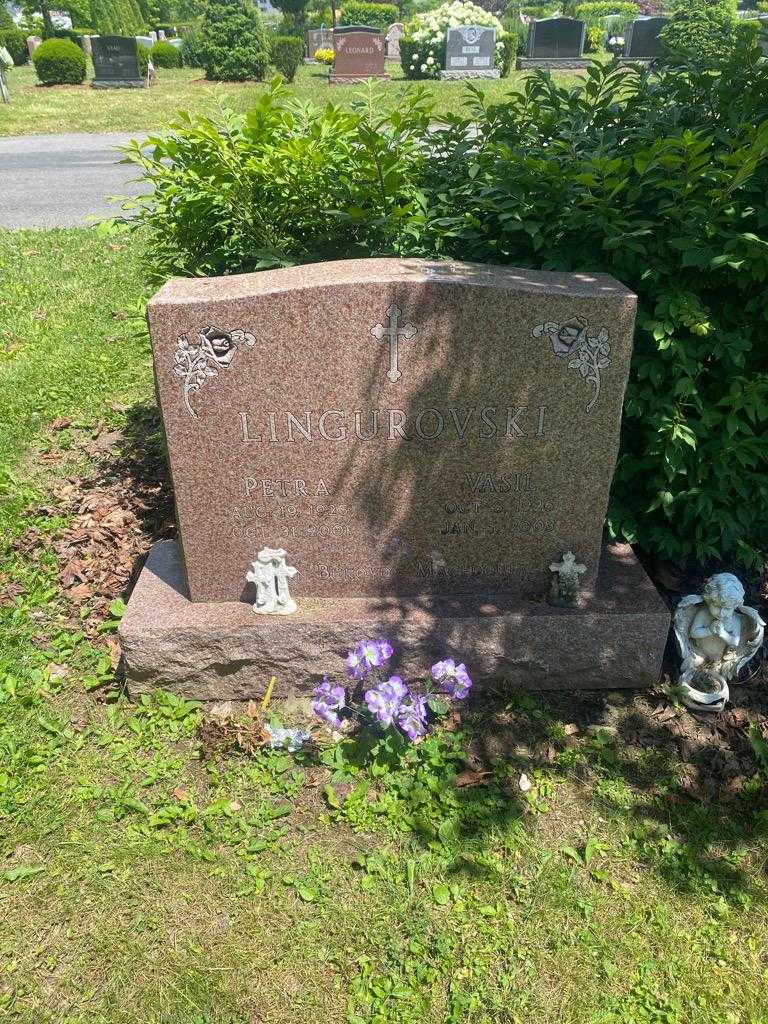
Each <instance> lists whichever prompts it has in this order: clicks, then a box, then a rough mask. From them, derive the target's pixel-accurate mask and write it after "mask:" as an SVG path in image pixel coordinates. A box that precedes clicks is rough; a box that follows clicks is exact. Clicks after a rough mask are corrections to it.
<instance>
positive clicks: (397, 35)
mask: <svg viewBox="0 0 768 1024" xmlns="http://www.w3.org/2000/svg"><path fill="white" fill-rule="evenodd" d="M404 35H405V25H404V24H403V23H402V21H396V22H395V23H394V25H390V26H389V28H388V29H387V34H386V36H385V37H384V38H385V40H386V47H387V60H400V40H401V39H402V38H403V36H404Z"/></svg>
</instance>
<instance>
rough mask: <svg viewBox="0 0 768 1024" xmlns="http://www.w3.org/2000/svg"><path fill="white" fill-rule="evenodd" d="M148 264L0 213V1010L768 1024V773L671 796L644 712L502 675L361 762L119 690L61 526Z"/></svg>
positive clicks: (109, 399) (125, 345) (540, 1023)
mask: <svg viewBox="0 0 768 1024" xmlns="http://www.w3.org/2000/svg"><path fill="white" fill-rule="evenodd" d="M46 95H48V94H46ZM50 95H53V94H50ZM88 96H89V97H92V99H93V100H94V101H97V100H98V99H99V97H97V96H94V95H93V94H88ZM126 100H127V98H126ZM140 256H141V238H140V237H138V236H134V237H130V238H129V237H126V236H121V235H112V236H110V237H102V236H101V235H99V234H98V233H97V232H96V231H95V230H85V229H83V230H79V229H78V230H67V231H45V232H43V231H41V232H0V394H2V396H3V397H2V403H0V1019H2V1020H8V1021H14V1022H25V1024H48V1022H51V1024H53V1022H55V1024H326V1022H329V1021H334V1022H342V1024H531V1022H534V1021H535V1022H537V1024H765V1021H766V1020H768V968H767V966H766V958H765V949H766V935H767V934H768V902H767V900H768V884H767V883H766V847H765V840H766V835H768V812H767V811H766V801H765V794H764V787H763V786H762V783H761V780H760V779H759V778H755V779H754V780H752V781H750V782H749V783H748V784H747V786H746V787H745V788H744V789H743V791H742V792H741V793H740V794H739V795H737V796H734V797H732V798H730V799H727V800H726V799H725V798H723V797H717V798H715V799H713V800H711V801H709V802H707V801H702V800H699V799H691V798H690V797H689V796H686V795H685V794H684V793H683V792H682V789H681V781H682V780H681V764H680V755H679V753H678V752H677V750H676V749H672V750H671V751H670V749H669V744H665V743H663V742H662V740H661V736H662V734H663V726H662V725H661V724H660V721H662V720H659V721H657V722H656V724H655V726H654V729H655V732H654V737H655V738H654V739H653V740H652V741H648V740H645V741H637V740H636V741H634V742H630V737H629V733H628V734H627V737H626V738H625V737H624V736H623V734H621V733H619V734H610V733H602V732H600V731H599V730H598V731H597V732H594V731H591V732H590V731H589V730H587V729H585V728H581V729H580V730H579V732H578V733H577V734H575V735H574V734H573V732H574V730H573V728H571V727H569V723H570V722H571V719H570V718H569V717H567V716H568V714H569V712H568V710H560V711H558V710H557V709H556V708H553V706H552V705H550V704H548V703H547V702H546V701H544V700H543V699H539V698H536V697H528V696H525V695H518V696H516V697H513V696H511V695H509V694H507V695H504V694H503V693H501V692H500V693H497V694H496V695H495V698H494V700H495V704H494V705H493V707H492V706H491V705H490V704H484V703H479V702H476V703H475V704H474V705H473V707H472V708H471V709H470V711H469V712H468V714H467V715H466V716H465V718H464V723H463V726H462V731H461V732H459V733H443V734H440V735H439V736H438V737H437V738H436V739H431V740H429V741H428V742H426V743H425V744H423V745H422V746H421V747H420V748H418V751H417V755H416V756H415V757H414V758H413V760H412V762H411V763H408V764H405V765H402V766H401V765H399V764H398V763H397V762H392V763H388V764H385V763H380V764H379V766H378V769H377V771H376V772H375V773H372V771H371V770H370V769H368V768H366V767H361V766H360V764H359V763H358V761H357V760H356V759H355V756H354V752H353V751H349V752H346V753H345V752H343V751H342V750H337V751H335V752H334V750H333V749H332V748H327V749H325V750H324V752H323V753H322V755H321V757H320V763H319V764H318V763H317V762H316V759H312V758H307V759H303V758H302V757H301V756H299V757H296V758H294V757H292V756H290V755H287V754H284V753H279V752H277V753H256V754H253V755H251V756H247V755H245V754H233V753H225V752H221V753H218V754H217V753H216V752H214V753H213V754H212V755H211V756H209V758H208V759H207V760H201V757H200V743H201V741H200V736H199V732H198V730H199V725H200V721H201V714H202V712H201V709H200V708H198V707H196V706H194V705H191V704H187V703H185V702H184V701H181V700H179V699H175V698H172V697H169V696H167V695H163V694H158V695H157V696H156V697H154V698H153V699H148V700H145V701H143V702H142V703H140V704H133V703H131V702H130V701H129V700H127V699H126V698H125V697H124V696H122V695H121V694H120V692H119V690H118V689H117V688H115V687H114V686H113V685H112V680H113V673H112V669H111V665H110V659H109V655H108V652H107V654H106V655H105V648H104V647H103V646H102V644H101V640H100V638H102V637H107V638H108V637H110V636H112V635H113V632H112V631H113V630H114V626H115V623H114V621H111V619H107V620H105V621H102V622H97V623H94V622H93V616H94V615H95V614H96V613H95V612H94V611H93V609H92V607H91V605H90V604H89V602H88V601H87V600H84V601H83V602H82V604H81V606H80V608H79V612H78V613H77V614H76V615H75V616H74V621H73V614H72V608H71V604H70V603H68V601H67V600H65V597H64V594H63V593H62V590H61V588H60V586H59V583H58V570H59V564H58V558H57V554H56V552H55V550H54V548H53V545H54V544H55V542H56V539H57V537H59V536H60V534H61V532H62V530H64V529H66V528H67V524H68V515H69V513H68V512H67V505H66V501H65V499H64V497H62V495H63V492H64V491H65V490H66V487H62V480H67V479H68V480H70V481H71V480H72V479H73V478H75V479H76V480H77V479H83V478H85V479H87V478H88V475H89V474H90V473H93V472H94V465H93V460H94V458H96V456H94V455H93V453H92V445H91V441H92V439H93V438H94V437H95V436H97V435H98V436H103V431H104V429H105V427H106V429H107V431H108V432H112V433H113V434H114V435H115V436H114V437H113V438H112V440H111V442H110V443H111V445H112V449H113V450H112V449H110V451H109V452H108V453H107V454H109V455H114V456H115V457H117V456H118V455H119V451H120V450H121V449H122V450H125V449H127V448H129V447H130V446H131V445H132V444H133V445H137V446H138V445H141V444H142V443H145V442H146V443H150V441H151V439H149V438H146V439H141V438H137V439H136V440H135V441H133V442H127V441H124V440H121V438H120V433H119V432H120V431H121V430H122V429H123V427H125V425H126V423H127V421H128V420H129V419H130V417H131V414H132V412H135V411H136V410H137V409H146V408H147V407H149V408H150V409H151V407H152V405H153V392H152V371H151V361H150V356H149V349H148V344H147V337H146V333H145V330H144V328H143V327H142V325H141V321H140V320H138V319H135V318H134V314H135V313H136V312H137V311H138V310H139V309H140V305H141V302H142V298H143V296H144V295H145V289H144V281H143V275H142V269H141V263H140ZM134 436H136V435H135V434H134ZM152 443H154V442H152ZM102 456H103V453H102ZM67 486H68V487H69V489H70V490H71V489H72V488H73V487H74V488H75V489H77V486H79V485H77V484H72V483H69V484H68V485H67ZM86 490H87V488H86ZM113 615H114V616H115V617H116V616H118V615H119V609H116V610H115V611H114V613H113ZM95 625H98V627H99V629H100V630H101V632H100V633H99V632H97V631H96V630H95V629H94V628H93V627H94V626H95ZM466 659H467V661H468V662H469V664H470V666H471V663H472V651H471V650H468V651H467V652H466ZM264 682H265V684H266V680H265V681H264ZM100 686H102V687H105V688H102V689H99V687H100ZM662 706H663V705H662ZM665 713H666V711H665ZM491 733H493V734H494V735H495V736H496V739H497V741H498V742H497V743H496V745H495V746H493V747H492V748H491V747H490V746H489V751H492V752H489V755H488V757H487V759H486V761H485V766H484V768H483V770H484V771H487V773H488V774H486V775H482V776H481V775H477V773H476V777H473V776H472V770H473V765H474V766H475V767H476V763H475V762H474V761H473V760H472V759H471V758H470V759H469V762H468V764H469V768H468V764H467V763H465V762H464V761H462V760H461V756H460V755H461V752H462V751H464V750H466V749H467V745H468V744H470V743H471V742H477V740H478V738H483V740H484V741H485V740H486V738H487V737H488V736H490V734H491ZM473 738H474V741H473ZM673 747H674V744H673ZM535 751H538V752H539V753H538V754H537V753H535ZM541 751H544V752H545V753H544V755H541ZM468 770H469V773H470V777H469V779H468V780H467V779H466V777H465V778H464V781H465V782H467V781H468V782H470V783H476V784H470V785H465V786H460V785H457V780H456V778H455V776H456V773H457V772H464V774H465V776H466V773H467V771H468ZM521 772H526V773H527V774H528V775H529V776H530V778H531V780H532V783H533V787H532V789H531V790H530V792H527V793H523V792H522V791H521V788H520V786H519V779H520V773H521Z"/></svg>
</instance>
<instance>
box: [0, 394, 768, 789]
mask: <svg viewBox="0 0 768 1024" xmlns="http://www.w3.org/2000/svg"><path fill="white" fill-rule="evenodd" d="M115 409H116V411H118V412H126V413H127V425H126V428H125V430H124V431H120V432H118V431H115V430H114V429H113V428H111V427H109V426H107V425H106V424H104V423H97V424H95V425H93V426H92V427H91V428H90V429H89V430H88V432H87V433H85V432H83V431H82V430H75V428H73V427H72V424H71V422H70V421H69V420H66V419H62V420H59V421H57V422H56V423H54V424H53V429H54V430H55V431H62V430H69V429H70V428H72V435H71V436H72V440H73V441H74V442H75V445H76V453H77V454H78V455H81V456H83V457H84V458H85V460H86V461H87V462H88V463H90V464H91V465H93V467H94V468H93V469H91V470H89V471H87V472H86V473H84V474H82V475H69V476H66V477H62V478H60V479H58V480H56V481H55V483H54V485H53V486H52V488H51V491H50V496H49V498H48V500H47V501H46V502H45V503H43V504H41V505H39V506H37V507H35V508H32V509H30V510H29V515H30V518H31V519H34V520H38V521H39V520H44V519H45V518H47V517H62V518H64V519H66V525H65V526H63V527H62V528H61V529H57V530H55V531H53V532H46V531H44V530H41V529H40V528H39V527H38V526H36V525H30V526H29V527H28V529H27V530H26V532H25V533H24V534H23V535H22V536H21V537H19V538H18V539H17V540H16V541H15V543H14V544H13V548H14V549H15V550H16V551H18V552H20V553H23V554H25V555H26V556H27V557H28V558H30V559H32V560H33V561H34V560H35V559H39V558H40V557H41V556H42V554H43V552H49V553H52V554H53V555H54V556H55V558H56V561H57V565H58V578H59V583H60V586H61V589H62V593H63V595H64V598H65V600H66V604H67V617H68V618H69V619H70V620H71V622H72V623H73V624H76V625H77V627H78V628H80V629H84V630H85V631H86V633H87V634H88V635H89V636H90V637H91V638H92V639H93V640H94V641H95V642H97V643H100V644H103V645H105V646H107V647H109V648H111V649H112V654H113V661H114V662H115V663H116V661H117V655H118V651H117V642H116V640H115V639H114V638H113V637H112V636H109V635H105V634H103V633H99V626H100V625H101V624H102V623H103V622H104V620H105V619H107V618H108V617H109V606H110V604H111V603H112V602H113V601H114V600H115V599H116V598H120V597H121V598H123V599H124V600H127V599H128V596H129V594H130V592H131V590H132V588H133V585H134V583H135V581H136V579H137V577H138V574H139V572H140V570H141V567H142V566H143V564H144V560H145V557H146V554H147V552H148V551H149V548H150V546H151V545H152V543H154V541H156V540H158V539H160V538H164V537H169V536H172V535H173V534H174V533H175V530H176V526H175V519H174V511H173V498H172V492H171V486H170V482H169V478H168V472H167V464H166V458H165V451H164V446H163V440H162V433H161V429H160V425H159V421H158V418H157V411H156V409H154V408H153V407H150V406H134V407H132V408H131V409H125V408H122V407H115ZM36 460H37V461H38V462H39V461H43V462H49V463H51V464H55V463H57V462H60V461H61V460H62V453H61V452H60V451H59V450H58V449H57V448H56V447H55V446H54V447H53V449H52V451H51V452H50V453H42V454H38V455H37V456H36ZM646 568H647V569H648V571H649V572H650V573H651V575H652V576H653V578H654V581H655V582H656V583H657V586H658V587H659V589H660V590H661V592H662V593H663V594H664V595H665V597H666V598H667V600H668V602H669V603H670V606H672V605H673V604H674V603H675V601H676V599H677V598H678V597H679V596H680V595H681V594H683V593H691V592H696V587H697V585H699V584H700V583H701V581H702V580H703V578H704V577H705V576H706V575H707V574H708V573H709V572H713V571H721V570H722V569H724V568H727V566H723V567H719V566H708V567H706V568H703V567H696V566H684V567H680V566H672V565H671V564H669V563H655V564H654V563H646ZM767 579H768V577H767V576H766V574H765V573H763V574H759V573H754V574H752V575H751V576H750V575H748V577H747V579H746V585H747V591H748V600H750V601H751V602H753V603H755V604H756V605H757V606H758V607H761V608H762V610H763V611H765V603H766V598H767V597H768V583H767V582H766V580H767ZM22 592H23V591H22V588H21V586H20V585H19V584H17V583H15V582H10V581H8V580H7V579H4V578H3V576H2V573H0V600H2V599H3V598H9V599H13V598H14V597H16V596H19V594H20V593H22ZM84 607H87V608H88V609H89V610H90V614H89V615H88V616H87V617H86V618H84V619H81V610H82V609H83V608H84ZM767 664H768V663H766V662H765V661H764V660H758V661H757V663H753V665H752V666H750V671H749V674H748V675H749V678H748V684H747V685H745V686H736V687H732V689H731V696H732V702H731V703H730V704H729V705H728V708H727V709H726V710H725V711H724V712H723V713H721V714H718V715H711V714H705V713H703V714H693V713H691V712H689V711H688V710H686V709H684V708H678V707H676V706H675V705H674V704H673V703H672V702H671V701H670V699H669V697H668V696H667V695H666V694H665V693H664V692H663V691H661V690H656V691H650V692H648V691H643V692H628V691H609V692H605V693H601V692H584V691H571V692H547V693H539V694H537V700H538V702H539V703H540V704H541V705H543V707H544V708H546V710H547V711H548V713H549V716H550V717H551V718H554V719H555V720H556V721H558V722H560V723H561V724H562V726H563V732H564V739H562V738H561V739H560V740H559V741H557V742H553V740H552V739H551V736H550V735H549V733H548V731H547V728H545V727H544V726H543V724H542V721H541V720H539V719H537V718H536V716H535V715H533V714H529V713H526V712H525V711H514V710H510V708H509V706H508V703H509V702H508V694H505V693H504V692H500V693H496V694H494V693H490V694H487V695H482V696H480V697H478V701H479V702H480V704H481V707H480V710H481V711H483V712H484V718H485V720H486V727H485V728H484V729H483V736H482V739H476V740H475V741H474V744H473V746H472V748H471V750H470V752H469V756H468V764H467V773H466V778H465V780H464V781H463V783H462V785H469V786H471V785H477V784H480V785H482V784H483V781H484V779H485V777H486V774H487V768H488V765H489V764H490V763H491V762H492V761H493V760H495V759H497V758H498V757H500V756H504V757H512V758H515V757H519V758H520V759H521V761H523V760H525V761H527V762H528V763H529V764H530V763H531V759H532V761H533V763H534V764H535V763H537V762H538V763H541V764H546V763H551V762H552V761H553V760H554V758H555V756H556V754H557V751H558V749H562V747H563V746H565V747H566V748H567V747H569V746H576V745H578V744H580V743H583V742H584V741H585V740H587V739H588V738H589V737H591V736H594V735H595V734H596V733H597V732H598V730H600V729H602V730H604V731H605V734H606V735H608V736H610V737H613V738H615V740H616V741H617V745H620V749H621V750H622V751H625V752H632V751H633V750H634V751H642V750H647V749H648V748H653V749H656V750H660V751H664V752H666V753H668V754H670V755H672V756H673V757H674V758H675V759H679V761H680V762H681V764H682V771H683V776H684V779H683V789H684V791H685V792H687V793H688V795H689V796H691V797H693V798H694V799H697V800H703V801H709V800H711V799H713V798H714V797H715V796H723V795H728V794H735V793H737V792H738V791H739V790H740V789H741V788H742V787H743V785H744V783H745V782H746V781H747V780H748V779H750V778H752V777H753V776H754V775H755V772H756V770H757V761H756V757H755V754H754V751H753V748H752V745H751V743H750V740H749V730H750V727H752V728H754V729H756V730H757V731H758V733H759V734H760V735H762V737H763V738H764V739H765V740H766V741H768V685H766V684H767V683H768V671H767V668H766V665H767ZM668 668H669V669H671V668H672V666H671V665H670V666H668ZM486 712H487V713H486ZM253 725H254V735H252V736H251V735H250V733H249V732H248V730H245V732H242V734H240V733H238V735H237V736H236V737H235V740H236V743H235V745H236V746H238V747H240V748H243V749H244V748H246V747H248V746H249V744H250V743H253V744H254V745H258V744H259V743H260V742H263V736H261V735H260V734H259V732H260V723H259V722H258V721H257V719H256V718H255V717H254V722H253ZM257 726H258V728H257ZM222 728H225V727H224V726H223V724H220V725H217V724H216V723H215V722H214V724H211V725H210V730H211V734H210V736H209V737H208V740H209V741H210V742H209V745H210V746H211V748H214V747H216V746H218V745H219V742H220V741H221V739H222V737H221V736H219V735H218V732H220V731H221V729H222ZM226 728H229V727H228V726H227V727H226Z"/></svg>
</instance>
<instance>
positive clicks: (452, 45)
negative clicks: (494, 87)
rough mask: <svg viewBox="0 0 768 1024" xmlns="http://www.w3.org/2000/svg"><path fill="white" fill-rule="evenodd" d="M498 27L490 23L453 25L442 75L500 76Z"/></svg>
mask: <svg viewBox="0 0 768 1024" xmlns="http://www.w3.org/2000/svg"><path fill="white" fill-rule="evenodd" d="M495 65H496V30H495V29H494V28H490V27H488V26H487V25H462V26H461V27H460V28H449V29H448V32H447V35H446V43H445V69H444V71H443V72H442V74H441V75H440V77H441V78H449V79H450V78H498V77H500V72H499V70H498V68H496V66H495Z"/></svg>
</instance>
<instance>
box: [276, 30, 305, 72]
mask: <svg viewBox="0 0 768 1024" xmlns="http://www.w3.org/2000/svg"><path fill="white" fill-rule="evenodd" d="M303 60H304V43H303V42H302V40H301V39H297V38H296V36H276V37H275V38H274V39H273V40H272V63H273V65H274V66H275V68H276V69H277V70H278V71H279V72H280V74H281V75H282V76H283V77H284V78H285V80H286V82H292V81H293V79H294V76H295V75H296V72H297V70H298V68H299V65H300V64H301V63H302V61H303Z"/></svg>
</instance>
